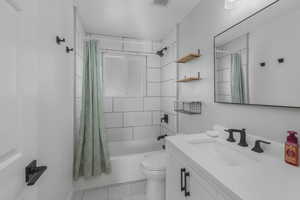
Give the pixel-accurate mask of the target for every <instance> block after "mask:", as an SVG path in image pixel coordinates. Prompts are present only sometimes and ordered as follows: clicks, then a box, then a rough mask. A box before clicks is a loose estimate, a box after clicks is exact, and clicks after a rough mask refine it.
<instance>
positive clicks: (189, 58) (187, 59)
mask: <svg viewBox="0 0 300 200" xmlns="http://www.w3.org/2000/svg"><path fill="white" fill-rule="evenodd" d="M200 56H201V54H200V50H198V54H195V53H191V54H188V55H186V56H184V57H182V58H180V59H178V60H177V61H176V62H177V63H187V62H190V61H192V60H194V59H196V58H199V57H200Z"/></svg>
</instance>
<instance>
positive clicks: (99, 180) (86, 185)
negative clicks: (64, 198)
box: [74, 140, 162, 190]
mask: <svg viewBox="0 0 300 200" xmlns="http://www.w3.org/2000/svg"><path fill="white" fill-rule="evenodd" d="M161 147H162V144H160V143H158V142H157V141H156V140H137V141H126V142H123V141H122V142H111V143H109V150H110V156H111V159H110V160H111V166H112V172H111V174H109V175H102V176H100V177H96V178H92V179H90V180H84V179H83V178H82V179H80V180H79V181H77V182H75V183H74V187H75V190H86V189H93V188H99V187H103V186H108V185H113V184H120V183H127V182H133V181H140V180H144V179H145V177H144V175H143V174H142V172H141V170H140V163H141V161H142V160H143V159H144V158H145V156H147V155H149V154H151V153H153V152H155V151H161Z"/></svg>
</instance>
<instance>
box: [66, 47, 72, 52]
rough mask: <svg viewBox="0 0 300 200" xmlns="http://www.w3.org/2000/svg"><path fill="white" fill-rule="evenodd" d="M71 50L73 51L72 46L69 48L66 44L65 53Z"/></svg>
mask: <svg viewBox="0 0 300 200" xmlns="http://www.w3.org/2000/svg"><path fill="white" fill-rule="evenodd" d="M71 51H74V49H73V48H70V47H68V46H66V52H67V53H70V52H71Z"/></svg>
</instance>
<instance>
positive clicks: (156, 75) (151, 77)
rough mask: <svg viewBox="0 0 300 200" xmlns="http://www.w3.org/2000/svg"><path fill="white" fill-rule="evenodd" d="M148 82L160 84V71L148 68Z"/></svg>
mask: <svg viewBox="0 0 300 200" xmlns="http://www.w3.org/2000/svg"><path fill="white" fill-rule="evenodd" d="M148 81H156V82H160V69H156V68H148Z"/></svg>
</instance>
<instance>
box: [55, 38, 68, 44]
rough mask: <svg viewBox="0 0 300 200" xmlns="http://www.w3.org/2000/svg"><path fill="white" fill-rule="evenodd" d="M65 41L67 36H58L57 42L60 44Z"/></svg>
mask: <svg viewBox="0 0 300 200" xmlns="http://www.w3.org/2000/svg"><path fill="white" fill-rule="evenodd" d="M63 42H66V38H61V37H59V36H56V44H58V45H60V44H61V43H63Z"/></svg>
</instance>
